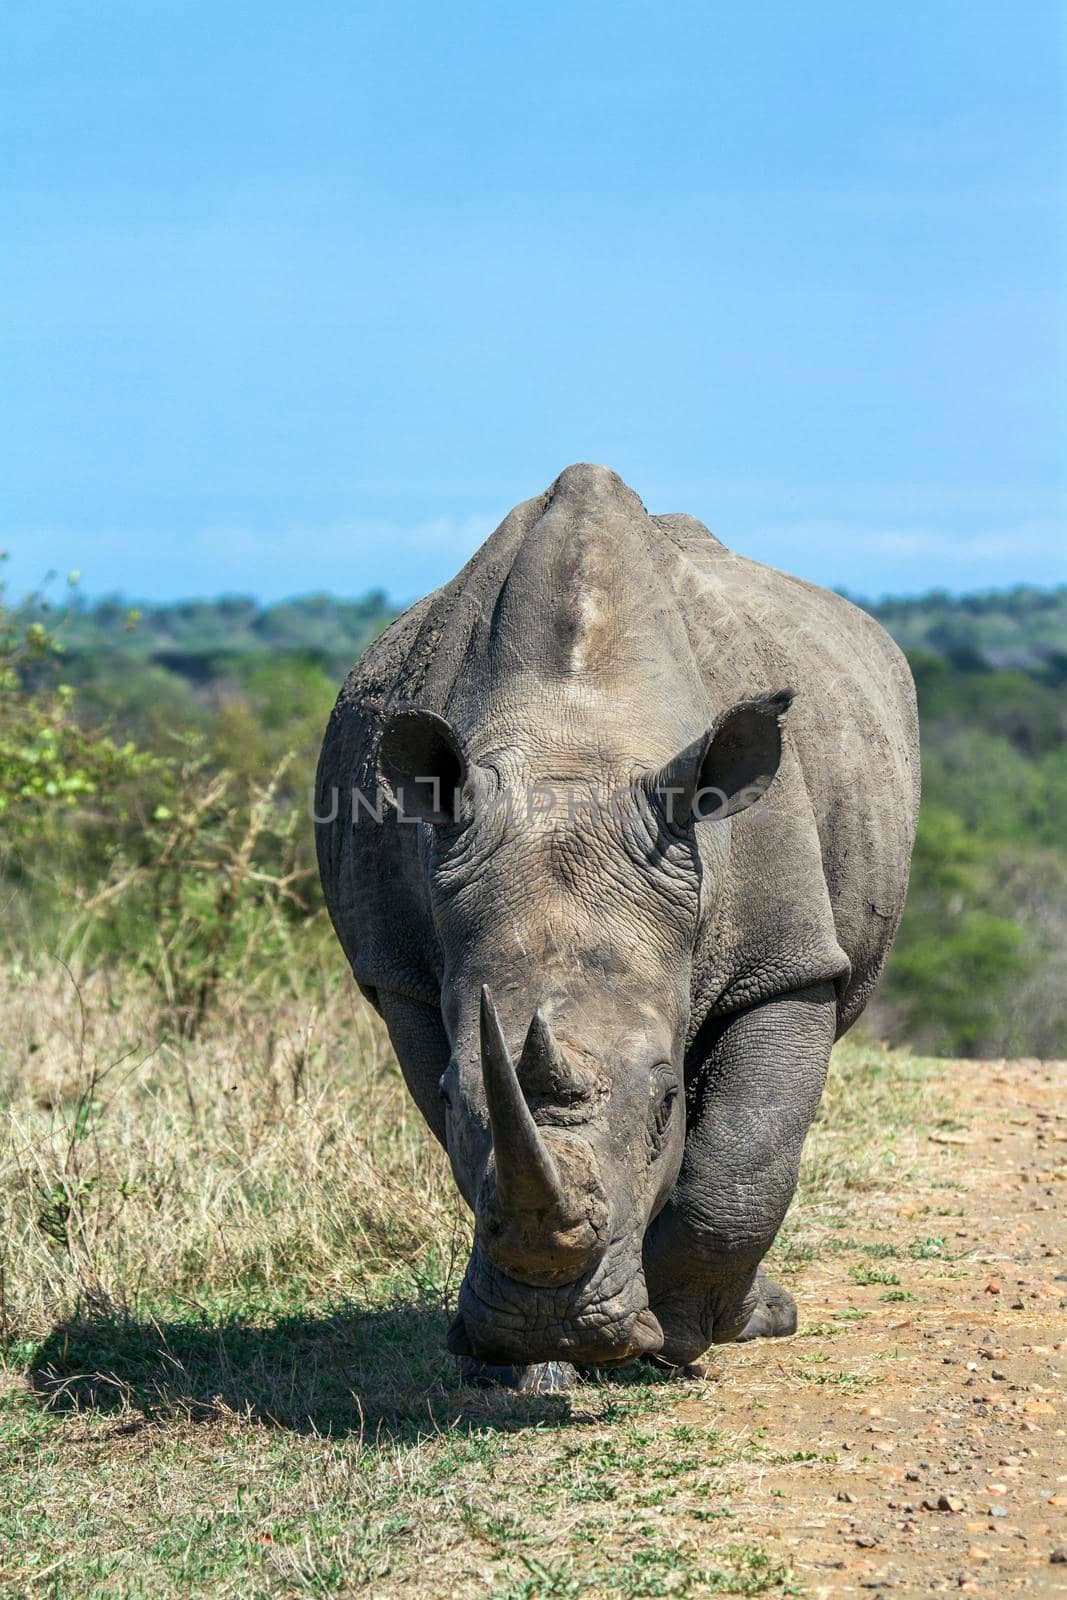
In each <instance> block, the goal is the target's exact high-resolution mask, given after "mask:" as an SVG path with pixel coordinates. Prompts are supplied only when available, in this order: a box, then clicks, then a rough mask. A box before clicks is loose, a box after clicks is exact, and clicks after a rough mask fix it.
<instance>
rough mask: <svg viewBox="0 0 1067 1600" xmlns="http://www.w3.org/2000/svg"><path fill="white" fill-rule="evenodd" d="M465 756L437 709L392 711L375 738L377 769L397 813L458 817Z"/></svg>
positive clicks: (431, 818)
mask: <svg viewBox="0 0 1067 1600" xmlns="http://www.w3.org/2000/svg"><path fill="white" fill-rule="evenodd" d="M467 771H468V768H467V758H466V756H465V755H464V754H463V750H462V748H461V747H460V742H459V738H458V737H457V734H456V731H455V729H454V728H453V727H452V725H451V723H449V722H446V720H445V718H444V717H439V716H438V715H437V713H436V712H435V711H422V710H420V709H419V708H417V707H410V708H407V709H405V710H403V711H394V713H393V714H392V716H391V717H389V718H388V720H387V721H386V722H385V724H384V726H383V727H382V731H381V735H380V737H379V740H378V774H379V776H380V778H381V780H382V786H383V788H384V789H385V791H386V793H387V795H388V797H389V799H390V800H392V802H393V804H394V805H395V806H396V809H397V813H398V814H399V816H400V817H401V819H403V820H406V821H409V822H410V821H414V820H418V821H420V822H431V823H433V824H435V825H440V824H442V823H446V822H451V823H455V822H457V821H459V820H461V815H460V812H461V807H460V793H461V791H462V789H463V785H464V783H465V782H466V780H467Z"/></svg>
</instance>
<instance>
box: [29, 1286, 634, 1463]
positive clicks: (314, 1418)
mask: <svg viewBox="0 0 1067 1600" xmlns="http://www.w3.org/2000/svg"><path fill="white" fill-rule="evenodd" d="M446 1325H447V1318H446V1315H445V1313H444V1311H443V1310H441V1309H440V1308H439V1307H434V1306H430V1305H426V1304H422V1303H419V1302H415V1303H400V1304H394V1305H391V1306H389V1307H387V1308H384V1309H373V1310H368V1309H366V1308H365V1307H350V1306H343V1307H340V1308H338V1309H337V1310H336V1311H334V1312H332V1313H331V1314H330V1315H327V1316H319V1317H312V1316H301V1315H298V1316H290V1317H285V1318H281V1319H279V1320H277V1321H270V1322H265V1323H263V1324H262V1325H251V1324H249V1323H248V1322H245V1321H238V1320H236V1319H235V1320H233V1321H208V1320H203V1321H195V1320H188V1321H187V1320H182V1321H147V1320H137V1319H135V1318H133V1317H130V1316H128V1315H124V1314H122V1313H119V1312H116V1311H114V1310H111V1309H108V1310H106V1311H103V1312H99V1313H88V1314H86V1315H83V1316H81V1317H78V1318H76V1319H72V1320H71V1321H69V1322H63V1323H58V1324H57V1325H56V1326H55V1327H54V1328H53V1329H52V1331H51V1333H49V1334H48V1336H47V1338H45V1339H44V1340H43V1341H42V1343H41V1344H40V1346H39V1347H38V1349H37V1351H36V1352H35V1354H34V1358H33V1361H32V1364H31V1368H30V1373H29V1381H30V1386H31V1389H32V1390H33V1392H34V1393H35V1394H36V1395H37V1396H38V1397H39V1398H40V1399H41V1400H42V1401H43V1402H44V1403H45V1404H46V1405H47V1406H48V1407H49V1409H52V1410H68V1411H80V1412H90V1413H95V1414H97V1415H112V1416H114V1417H115V1418H116V1420H121V1421H123V1422H124V1423H126V1424H128V1425H129V1426H131V1428H132V1427H136V1426H140V1425H143V1424H145V1423H159V1422H163V1421H166V1420H173V1419H175V1418H188V1419H190V1420H192V1421H200V1422H209V1421H221V1420H225V1419H227V1418H230V1419H238V1418H240V1419H245V1420H248V1421H253V1422H258V1423H260V1424H263V1425H266V1426H270V1427H277V1428H287V1429H290V1430H292V1431H294V1432H297V1433H316V1434H323V1435H327V1436H330V1437H333V1438H341V1437H346V1436H349V1435H352V1434H358V1435H360V1436H361V1437H362V1439H363V1441H364V1442H365V1443H366V1444H368V1445H374V1444H376V1443H380V1444H388V1443H391V1442H393V1441H396V1440H405V1441H409V1442H410V1441H414V1440H416V1439H418V1438H419V1437H421V1436H428V1435H432V1434H436V1433H440V1432H441V1431H442V1430H443V1429H451V1428H460V1429H463V1428H465V1427H466V1428H470V1429H478V1430H481V1429H485V1428H495V1429H500V1430H505V1431H518V1430H520V1429H523V1428H530V1427H545V1426H552V1425H553V1424H557V1425H564V1424H566V1425H568V1426H573V1425H574V1424H575V1423H576V1422H581V1421H583V1420H588V1421H593V1420H595V1419H594V1417H593V1416H591V1415H589V1416H583V1412H584V1410H585V1408H584V1406H583V1403H582V1397H583V1392H584V1393H585V1394H588V1393H589V1391H588V1390H587V1389H585V1390H584V1391H583V1388H582V1387H579V1388H577V1389H576V1390H573V1391H571V1394H570V1395H566V1394H552V1393H549V1394H523V1393H516V1392H515V1391H514V1390H508V1389H489V1390H481V1389H470V1388H464V1387H462V1386H461V1384H460V1381H459V1375H458V1370H457V1365H456V1362H455V1360H454V1359H453V1358H452V1357H451V1356H449V1354H448V1353H447V1351H446V1349H445V1331H446ZM638 1379H639V1380H640V1381H642V1382H645V1383H648V1382H656V1381H657V1377H656V1376H654V1375H653V1373H652V1372H651V1371H650V1369H648V1368H643V1369H641V1370H640V1372H639V1371H638V1370H636V1369H625V1370H624V1371H622V1372H620V1373H618V1374H615V1375H613V1377H612V1380H611V1381H612V1382H613V1383H617V1384H620V1383H621V1384H623V1385H626V1384H628V1383H632V1382H634V1381H635V1380H638ZM598 1409H599V1408H598Z"/></svg>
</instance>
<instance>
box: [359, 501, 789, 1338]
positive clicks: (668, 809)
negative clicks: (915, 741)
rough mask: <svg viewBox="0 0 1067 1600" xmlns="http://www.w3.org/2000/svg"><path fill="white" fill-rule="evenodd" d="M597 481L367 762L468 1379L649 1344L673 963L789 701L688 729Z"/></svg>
mask: <svg viewBox="0 0 1067 1600" xmlns="http://www.w3.org/2000/svg"><path fill="white" fill-rule="evenodd" d="M590 470H592V469H590ZM609 476H610V477H611V480H612V481H611V483H607V484H604V483H600V482H599V481H598V482H597V483H596V484H594V485H593V488H594V490H595V491H596V494H595V495H594V499H596V496H598V495H599V496H600V503H598V505H594V508H593V509H594V511H598V515H596V516H595V517H593V519H592V522H591V524H590V526H588V527H587V528H586V531H585V534H584V536H583V538H582V540H581V541H580V548H579V549H578V550H577V553H575V541H574V539H573V537H572V534H573V524H574V509H575V508H574V506H573V505H571V506H570V507H568V506H567V504H566V495H565V494H564V495H563V496H562V497H557V498H556V500H555V501H554V502H553V503H552V504H551V505H549V507H548V508H547V510H543V511H542V514H541V515H540V517H539V519H538V521H537V523H536V526H535V527H534V529H533V530H532V532H529V533H528V534H527V536H526V538H525V540H524V543H523V546H522V548H521V549H520V551H519V554H518V556H517V557H516V558H515V560H514V561H513V563H512V566H511V569H510V573H509V576H508V579H507V581H506V582H505V584H504V586H503V588H502V590H501V593H500V596H499V598H498V600H497V602H496V604H495V606H494V608H493V615H492V617H491V618H490V619H488V620H487V622H486V624H485V637H484V639H483V640H482V642H481V643H480V644H479V643H478V641H475V644H474V645H473V646H472V649H471V656H472V662H473V665H472V666H471V667H470V669H469V672H468V675H467V678H466V679H465V680H464V681H465V683H466V686H467V693H466V695H465V698H464V699H463V701H462V702H461V703H459V704H458V705H457V704H455V703H453V704H450V705H449V706H448V707H447V709H448V711H449V713H450V714H449V716H447V717H446V716H442V715H440V714H438V713H436V712H432V711H429V710H426V709H420V708H419V707H417V706H411V705H407V706H405V707H403V708H402V709H399V710H397V711H396V712H395V713H394V714H393V715H392V716H391V717H389V718H387V719H386V721H385V723H384V726H383V729H382V732H381V737H380V745H379V770H380V772H381V775H382V777H383V779H384V781H385V784H386V786H387V788H388V789H390V790H392V792H393V794H394V796H395V798H396V800H397V802H398V807H400V808H402V812H403V814H404V815H405V816H406V817H408V818H416V819H418V821H419V822H420V823H422V824H426V826H425V827H420V828H419V849H418V860H419V871H420V873H421V874H422V876H423V878H424V886H425V895H426V903H427V907H428V912H429V915H430V916H431V917H432V922H433V927H434V930H435V934H436V940H437V943H438V946H439V950H440V961H441V1009H442V1017H443V1021H444V1025H445V1028H446V1030H447V1033H448V1037H449V1041H450V1044H451V1060H450V1064H449V1066H448V1069H447V1071H446V1072H445V1073H444V1075H443V1078H442V1080H441V1094H442V1098H443V1100H444V1105H445V1138H446V1143H447V1147H448V1152H449V1156H450V1158H451V1162H452V1167H453V1171H454V1173H455V1176H456V1180H457V1183H458V1185H459V1187H460V1190H461V1191H462V1193H463V1195H464V1196H465V1197H466V1199H467V1201H468V1202H469V1204H470V1205H471V1207H472V1208H473V1210H474V1213H475V1218H476V1230H475V1243H474V1248H473V1251H472V1255H471V1259H470V1263H469V1265H468V1268H467V1273H466V1277H465V1280H464V1283H463V1287H462V1290H461V1295H460V1318H461V1325H459V1324H457V1327H456V1329H455V1330H454V1334H453V1341H452V1342H453V1345H454V1347H455V1348H457V1349H459V1350H461V1351H466V1352H467V1353H470V1354H473V1355H476V1356H479V1357H482V1358H483V1359H496V1360H506V1361H510V1362H534V1361H540V1360H547V1359H551V1358H557V1357H561V1358H565V1359H570V1360H572V1361H575V1362H578V1363H586V1364H602V1363H609V1362H618V1361H625V1360H628V1359H631V1358H632V1357H634V1356H636V1355H639V1354H642V1353H646V1352H648V1353H651V1352H654V1351H655V1350H657V1349H658V1348H659V1346H660V1344H661V1342H662V1334H661V1331H660V1328H659V1325H658V1323H657V1322H656V1319H655V1317H654V1316H653V1314H652V1312H651V1311H650V1310H649V1308H648V1302H647V1296H646V1291H645V1285H644V1278H643V1273H642V1266H641V1253H642V1242H643V1238H644V1234H645V1230H646V1228H647V1226H648V1223H649V1221H650V1220H651V1218H652V1217H653V1216H654V1215H655V1214H656V1212H657V1211H658V1210H659V1209H660V1208H661V1207H662V1205H663V1204H664V1202H665V1201H666V1198H667V1196H668V1194H669V1192H670V1189H671V1187H672V1185H673V1183H674V1181H675V1179H676V1177H677V1174H678V1169H679V1166H680V1163H681V1159H682V1153H683V1148H684V1142H685V1122H686V1115H685V1095H684V1084H683V1062H684V1052H685V1046H686V1039H687V1029H688V1026H689V1019H690V999H691V994H690V990H691V978H692V968H693V954H694V949H695V946H696V942H697V939H698V937H699V935H700V930H701V928H702V926H703V925H704V923H705V920H706V918H707V916H708V914H709V910H710V908H711V907H712V906H713V904H714V901H715V896H716V894H717V891H718V885H719V881H720V879H721V876H722V872H721V869H722V865H723V863H724V861H725V857H726V853H727V851H728V849H729V833H730V824H729V821H728V819H729V817H730V816H731V815H733V814H734V813H736V812H737V811H739V810H742V809H743V808H745V807H746V806H748V805H750V804H751V803H752V802H753V801H754V800H756V799H757V798H758V797H759V796H760V795H762V794H763V792H764V791H765V790H766V789H767V788H768V786H769V785H770V783H771V782H772V780H773V777H774V774H775V772H776V770H777V767H778V763H779V759H780V755H781V734H780V719H781V717H782V716H783V714H784V712H785V710H786V709H787V707H788V704H789V699H790V695H789V693H788V691H783V692H782V693H780V694H775V695H767V696H763V697H762V698H748V699H745V700H743V701H740V702H738V703H737V704H734V705H733V706H730V707H728V708H726V709H725V710H720V712H719V714H718V715H715V714H713V713H712V712H711V710H710V708H709V707H708V705H707V702H706V699H703V698H702V695H701V691H700V688H699V681H698V678H697V675H696V673H695V672H694V671H693V670H692V669H691V667H687V666H686V663H685V648H686V646H685V641H684V640H683V639H681V638H680V637H678V624H677V622H676V621H675V620H673V619H672V618H671V617H670V616H669V615H660V614H657V611H656V608H655V606H654V605H652V604H650V603H649V601H648V597H647V595H642V594H641V592H640V585H639V584H638V585H637V586H636V589H637V593H636V594H634V593H633V592H631V591H633V589H634V587H635V586H634V585H633V583H632V582H631V583H630V589H629V591H627V592H623V593H620V590H619V583H618V581H617V579H616V576H615V574H616V571H617V569H618V568H619V566H620V564H621V565H622V566H623V567H625V566H626V561H625V560H624V559H623V558H624V557H626V556H627V555H629V557H630V560H631V561H632V560H633V559H634V554H633V550H632V548H631V549H630V550H629V551H627V549H626V548H625V545H626V541H627V540H628V539H629V540H631V541H632V539H633V538H634V537H639V524H640V520H641V518H643V517H644V511H643V508H641V507H640V503H639V502H637V501H636V497H634V496H631V495H630V492H629V491H628V490H625V491H624V493H625V495H626V496H629V501H623V500H621V499H620V496H619V495H618V494H617V493H616V490H615V488H614V486H615V485H619V480H618V479H615V478H614V476H613V475H609ZM578 487H579V488H582V487H583V486H582V485H579V486H578ZM584 488H585V491H586V492H585V493H584V497H583V505H584V506H585V507H586V509H588V500H589V494H588V488H589V485H588V483H587V484H586V485H585V486H584ZM619 489H620V490H621V489H622V486H621V485H619ZM605 496H606V500H605ZM560 498H562V500H563V505H562V509H561V506H560ZM629 502H632V504H631V503H629ZM587 521H588V519H587ZM635 526H636V528H637V533H634V528H635ZM605 539H607V545H605ZM620 542H621V544H622V546H623V547H624V548H622V549H621V551H620ZM642 630H645V633H643V632H642ZM648 630H652V634H653V635H654V637H646V636H645V635H646V634H647V631H648ZM672 630H674V632H673V633H672ZM479 651H480V652H481V653H480V655H479ZM672 651H673V652H674V654H675V657H676V661H675V663H674V664H673V668H672V663H671V661H670V656H671V653H672ZM665 655H666V658H667V659H666V660H665Z"/></svg>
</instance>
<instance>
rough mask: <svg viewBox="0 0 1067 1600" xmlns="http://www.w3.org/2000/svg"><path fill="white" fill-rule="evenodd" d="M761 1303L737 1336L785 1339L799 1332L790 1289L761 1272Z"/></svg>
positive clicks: (794, 1302) (739, 1339)
mask: <svg viewBox="0 0 1067 1600" xmlns="http://www.w3.org/2000/svg"><path fill="white" fill-rule="evenodd" d="M759 1292H760V1297H759V1303H758V1304H757V1306H756V1309H755V1311H753V1313H752V1315H751V1316H750V1317H749V1319H748V1321H747V1322H746V1323H745V1325H744V1327H743V1328H742V1329H741V1332H740V1333H739V1334H738V1335H737V1342H738V1343H739V1344H740V1343H741V1341H742V1340H744V1339H784V1338H788V1336H789V1335H790V1334H791V1333H796V1331H797V1303H796V1301H795V1300H794V1299H793V1296H792V1295H791V1294H790V1293H789V1290H788V1289H783V1288H782V1286H781V1284H780V1283H775V1281H774V1279H773V1278H769V1277H768V1276H767V1274H766V1273H765V1272H764V1271H762V1269H761V1271H760V1275H759Z"/></svg>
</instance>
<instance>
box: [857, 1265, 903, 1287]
mask: <svg viewBox="0 0 1067 1600" xmlns="http://www.w3.org/2000/svg"><path fill="white" fill-rule="evenodd" d="M848 1275H849V1277H850V1278H851V1279H852V1281H853V1283H858V1284H859V1285H860V1286H861V1287H862V1288H866V1287H867V1286H868V1285H870V1284H872V1283H886V1284H893V1283H899V1282H900V1279H899V1278H898V1277H897V1275H896V1273H895V1272H879V1271H878V1270H877V1268H875V1267H857V1266H851V1267H849V1269H848Z"/></svg>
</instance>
